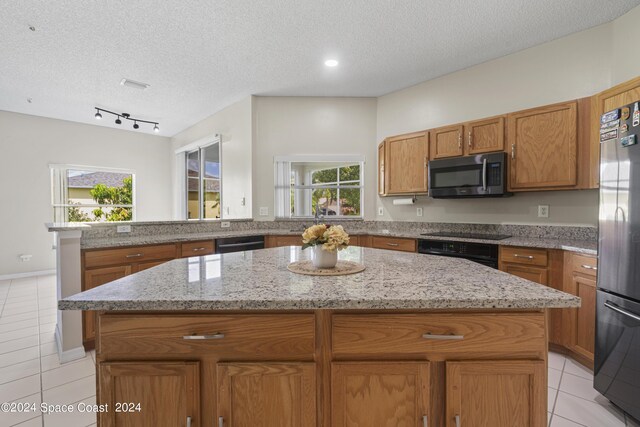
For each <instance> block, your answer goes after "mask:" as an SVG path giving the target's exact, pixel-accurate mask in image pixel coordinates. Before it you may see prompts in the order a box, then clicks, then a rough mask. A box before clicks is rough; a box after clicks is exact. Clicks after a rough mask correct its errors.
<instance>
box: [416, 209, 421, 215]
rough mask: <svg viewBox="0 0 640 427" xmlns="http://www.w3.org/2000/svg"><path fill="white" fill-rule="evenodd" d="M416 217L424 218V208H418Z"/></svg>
mask: <svg viewBox="0 0 640 427" xmlns="http://www.w3.org/2000/svg"><path fill="white" fill-rule="evenodd" d="M416 216H422V208H416Z"/></svg>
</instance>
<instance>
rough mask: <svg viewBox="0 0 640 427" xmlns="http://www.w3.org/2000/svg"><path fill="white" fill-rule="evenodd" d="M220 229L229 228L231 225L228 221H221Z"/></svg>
mask: <svg viewBox="0 0 640 427" xmlns="http://www.w3.org/2000/svg"><path fill="white" fill-rule="evenodd" d="M220 227H222V228H229V227H231V223H230V222H229V221H222V222H221V223H220Z"/></svg>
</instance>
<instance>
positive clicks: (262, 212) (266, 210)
mask: <svg viewBox="0 0 640 427" xmlns="http://www.w3.org/2000/svg"><path fill="white" fill-rule="evenodd" d="M268 215H269V208H265V207H261V208H260V216H268Z"/></svg>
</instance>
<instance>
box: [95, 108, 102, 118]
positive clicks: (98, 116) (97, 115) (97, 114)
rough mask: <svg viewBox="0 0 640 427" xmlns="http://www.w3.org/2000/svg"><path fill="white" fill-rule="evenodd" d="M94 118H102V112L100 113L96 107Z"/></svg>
mask: <svg viewBox="0 0 640 427" xmlns="http://www.w3.org/2000/svg"><path fill="white" fill-rule="evenodd" d="M94 117H95V118H96V119H98V120H100V119H101V118H102V114H100V110H98V109H97V108H96V114H95V116H94Z"/></svg>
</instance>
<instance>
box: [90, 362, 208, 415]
mask: <svg viewBox="0 0 640 427" xmlns="http://www.w3.org/2000/svg"><path fill="white" fill-rule="evenodd" d="M98 384H99V393H98V395H99V402H100V404H107V405H109V406H108V408H109V410H108V411H106V412H100V413H99V414H98V416H99V424H100V426H101V427H134V426H135V427H156V426H191V427H200V426H203V425H204V424H203V423H202V421H201V417H200V375H199V363H198V362H103V363H100V364H98ZM123 403H124V404H125V405H126V406H125V407H124V408H125V409H126V410H125V411H121V412H118V409H119V408H118V406H116V405H118V404H123ZM129 403H131V404H133V405H131V406H129V405H128V404H129ZM137 405H139V406H137ZM122 408H123V407H120V409H122Z"/></svg>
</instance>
